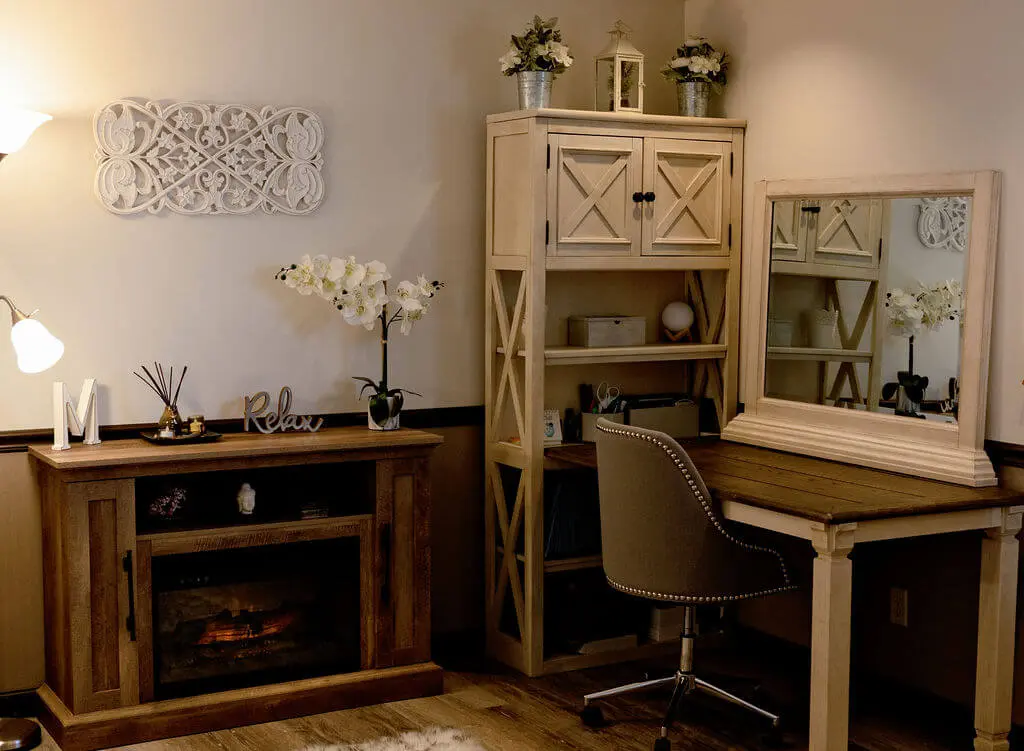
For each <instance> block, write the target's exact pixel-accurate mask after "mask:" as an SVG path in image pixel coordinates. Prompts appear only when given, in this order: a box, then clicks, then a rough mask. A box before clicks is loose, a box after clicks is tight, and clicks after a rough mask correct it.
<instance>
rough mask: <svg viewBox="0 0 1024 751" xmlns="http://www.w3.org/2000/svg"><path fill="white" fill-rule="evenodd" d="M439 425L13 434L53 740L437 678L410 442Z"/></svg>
mask: <svg viewBox="0 0 1024 751" xmlns="http://www.w3.org/2000/svg"><path fill="white" fill-rule="evenodd" d="M441 441H442V439H441V438H440V437H439V436H436V435H433V434H430V433H425V432H421V431H415V430H400V431H395V432H392V433H374V432H370V431H368V430H366V429H365V428H337V429H329V430H323V431H321V432H319V433H315V434H309V433H291V434H278V435H262V434H239V435H226V436H224V438H223V439H221V440H220V441H218V442H215V443H205V444H192V445H187V446H154V445H150V444H148V443H146V442H145V441H143V440H142V439H137V440H120V441H109V442H105V443H102V444H100V445H97V446H83V445H76V446H74V447H73V448H72V449H71V450H69V451H52V450H51V449H49V448H48V447H42V446H33V447H30V455H31V457H32V459H33V464H34V466H35V468H36V471H37V476H38V480H39V484H40V488H41V494H42V504H43V560H44V563H43V565H44V584H45V600H44V602H45V613H46V635H45V636H46V682H45V684H44V685H43V686H42V687H40V689H39V696H40V698H41V699H42V704H43V707H44V710H43V713H42V722H43V725H44V726H45V727H46V729H47V730H48V731H49V732H50V734H51V735H52V736H53V737H54V739H55V740H56V741H57V743H58V744H60V746H61V748H62V749H64V751H91V749H98V748H107V747H110V746H121V745H127V744H131V743H139V742H143V741H147V740H155V739H159V738H167V737H172V736H179V735H188V734H192V733H200V732H207V731H210V730H216V729H222V728H227V727H234V726H238V725H247V724H252V723H258V722H268V721H272V720H279V719H284V718H288V717H296V716H300V715H306V714H315V713H319V712H327V711H332V710H337V709H345V708H348V707H354V706H361V705H365V704H374V703H378V702H385V701H395V700H399V699H407V698H412V697H418V696H428V695H433V694H438V693H440V692H441V690H442V673H441V669H440V668H439V667H438V666H437V665H436V664H434V663H433V662H431V661H430V477H429V458H430V454H431V452H432V451H433V450H434V448H435V447H436V446H437V445H438V444H440V443H441ZM244 484H248V485H249V487H250V489H251V490H253V491H255V494H256V495H255V499H256V500H255V508H254V509H251V513H243V510H242V509H243V507H244V504H243V503H242V498H243V496H245V497H246V498H249V497H251V493H249V491H248V490H243V488H242V486H243V485H244ZM239 491H243V492H242V493H239ZM246 494H248V495H246Z"/></svg>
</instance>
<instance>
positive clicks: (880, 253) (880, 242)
mask: <svg viewBox="0 0 1024 751" xmlns="http://www.w3.org/2000/svg"><path fill="white" fill-rule="evenodd" d="M878 262H879V263H881V262H882V238H878Z"/></svg>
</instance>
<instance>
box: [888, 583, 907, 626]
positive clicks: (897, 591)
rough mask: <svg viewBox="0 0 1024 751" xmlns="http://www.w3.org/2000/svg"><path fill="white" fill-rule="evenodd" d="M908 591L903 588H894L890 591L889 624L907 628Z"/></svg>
mask: <svg viewBox="0 0 1024 751" xmlns="http://www.w3.org/2000/svg"><path fill="white" fill-rule="evenodd" d="M907 600H908V597H907V590H905V589H904V588H903V587H892V588H891V589H890V590H889V623H891V624H892V625H894V626H903V627H904V628H906V627H907V626H908V625H909V624H908V622H907Z"/></svg>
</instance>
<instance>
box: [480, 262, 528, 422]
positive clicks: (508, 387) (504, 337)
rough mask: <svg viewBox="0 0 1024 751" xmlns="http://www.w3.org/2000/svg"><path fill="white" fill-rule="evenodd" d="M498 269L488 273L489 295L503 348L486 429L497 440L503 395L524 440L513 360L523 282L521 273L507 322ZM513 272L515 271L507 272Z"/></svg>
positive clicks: (521, 312)
mask: <svg viewBox="0 0 1024 751" xmlns="http://www.w3.org/2000/svg"><path fill="white" fill-rule="evenodd" d="M500 273H502V272H500V271H498V270H496V269H495V270H492V271H491V272H490V282H491V294H492V295H493V296H494V311H495V314H496V315H497V317H498V335H499V336H500V337H501V346H502V347H504V350H505V354H504V362H503V363H502V367H501V375H500V376H498V392H497V394H496V395H495V398H494V411H493V412H492V413H491V417H492V422H491V425H490V427H489V430H490V437H491V440H493V441H497V440H498V439H499V436H498V430H499V428H500V426H501V421H502V415H503V413H504V409H505V396H506V392H507V393H508V394H509V395H510V396H511V399H512V412H513V414H514V416H515V420H516V428H517V429H518V430H519V437H520V439H521V440H523V441H525V440H526V426H525V423H524V421H523V405H522V400H521V399H520V395H519V385H518V384H517V383H516V378H515V375H516V372H515V367H514V364H515V358H516V351H517V349H518V347H517V345H516V342H518V341H519V331H520V330H521V329H522V326H523V313H524V305H525V303H526V280H527V276H526V274H525V273H523V272H519V273H520V278H519V292H518V294H517V295H516V303H515V309H514V311H513V313H512V319H511V321H510V320H509V317H508V308H507V306H506V302H505V295H504V293H503V292H502V290H501V280H500V279H499V274H500ZM506 273H515V272H506Z"/></svg>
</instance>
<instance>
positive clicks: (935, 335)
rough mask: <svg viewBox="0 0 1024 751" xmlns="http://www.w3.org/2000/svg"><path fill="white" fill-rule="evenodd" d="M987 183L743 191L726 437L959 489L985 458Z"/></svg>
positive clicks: (971, 176)
mask: <svg viewBox="0 0 1024 751" xmlns="http://www.w3.org/2000/svg"><path fill="white" fill-rule="evenodd" d="M999 188H1000V176H999V173H997V172H991V171H986V172H962V173H955V174H936V175H912V176H903V177H867V178H855V179H828V180H772V181H763V182H760V183H758V184H757V191H756V194H755V201H754V205H755V211H756V214H755V221H754V238H753V240H754V241H753V243H752V244H751V245H750V248H751V251H750V252H749V253H748V254H747V257H746V258H745V259H744V267H743V290H744V292H743V302H742V304H743V311H742V335H741V340H740V346H741V366H742V372H741V377H740V394H741V401H742V402H743V404H744V411H743V412H742V413H741V414H739V415H737V416H736V417H735V418H734V419H732V420H731V421H730V422H729V423H728V425H726V426H725V429H724V430H723V431H722V437H723V438H725V439H726V440H732V441H738V442H741V443H749V444H754V445H758V446H766V447H769V448H774V449H780V450H783V451H792V452H795V453H800V454H807V455H810V456H817V457H821V458H825V459H834V460H837V461H843V462H849V463H853V464H860V465H864V466H869V467H875V468H878V469H885V470H890V471H894V472H901V473H905V474H911V475H917V476H921V477H930V478H934V479H939V480H945V481H948V482H955V483H960V484H964V485H972V486H986V485H995V484H996V476H995V473H994V471H993V469H992V464H991V462H990V461H989V458H988V456H987V454H986V453H985V450H984V440H985V407H986V401H987V392H988V358H989V343H990V332H991V320H992V291H993V283H994V279H995V249H996V236H997V231H998V230H997V228H998V215H999Z"/></svg>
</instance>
